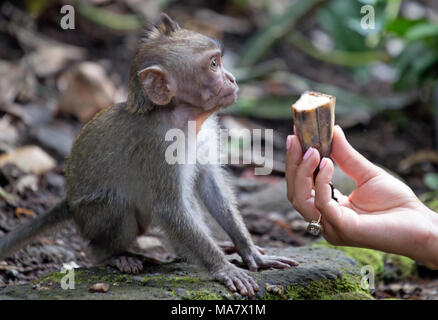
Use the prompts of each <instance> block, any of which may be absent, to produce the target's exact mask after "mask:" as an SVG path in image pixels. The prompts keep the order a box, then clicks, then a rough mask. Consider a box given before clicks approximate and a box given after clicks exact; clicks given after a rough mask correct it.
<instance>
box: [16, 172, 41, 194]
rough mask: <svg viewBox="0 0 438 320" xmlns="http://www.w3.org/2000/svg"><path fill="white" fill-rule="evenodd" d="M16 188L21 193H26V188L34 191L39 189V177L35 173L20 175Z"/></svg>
mask: <svg viewBox="0 0 438 320" xmlns="http://www.w3.org/2000/svg"><path fill="white" fill-rule="evenodd" d="M15 188H16V189H17V191H18V193H19V194H21V195H22V194H24V191H25V190H26V189H29V190H32V191H33V192H37V191H38V177H37V176H36V175H34V174H27V175H25V176H22V177H20V178H19V179H18V180H17V182H16V184H15Z"/></svg>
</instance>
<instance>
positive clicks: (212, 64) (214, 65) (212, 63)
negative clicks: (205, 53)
mask: <svg viewBox="0 0 438 320" xmlns="http://www.w3.org/2000/svg"><path fill="white" fill-rule="evenodd" d="M210 69H211V70H212V71H216V69H217V60H216V57H213V58H211V60H210Z"/></svg>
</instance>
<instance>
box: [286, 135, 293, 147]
mask: <svg viewBox="0 0 438 320" xmlns="http://www.w3.org/2000/svg"><path fill="white" fill-rule="evenodd" d="M291 143H292V136H287V139H286V149H287V150H289V148H290V144H291Z"/></svg>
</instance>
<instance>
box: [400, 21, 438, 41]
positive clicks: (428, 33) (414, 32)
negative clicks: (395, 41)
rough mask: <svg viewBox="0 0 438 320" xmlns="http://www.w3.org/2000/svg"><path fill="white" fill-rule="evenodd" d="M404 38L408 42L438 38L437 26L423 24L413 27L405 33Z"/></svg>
mask: <svg viewBox="0 0 438 320" xmlns="http://www.w3.org/2000/svg"><path fill="white" fill-rule="evenodd" d="M405 37H406V39H407V40H409V41H416V40H421V39H425V38H431V37H438V24H436V23H428V22H425V23H421V24H418V25H415V26H413V27H412V28H410V29H409V30H408V31H407V32H406V35H405Z"/></svg>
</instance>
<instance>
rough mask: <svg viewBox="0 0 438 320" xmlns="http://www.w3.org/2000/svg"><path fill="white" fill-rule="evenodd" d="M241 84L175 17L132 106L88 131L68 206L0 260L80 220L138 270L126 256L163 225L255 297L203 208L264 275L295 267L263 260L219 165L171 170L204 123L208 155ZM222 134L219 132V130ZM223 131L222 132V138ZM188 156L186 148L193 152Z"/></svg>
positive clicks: (132, 94) (99, 256) (108, 250)
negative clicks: (177, 145) (179, 135)
mask: <svg viewBox="0 0 438 320" xmlns="http://www.w3.org/2000/svg"><path fill="white" fill-rule="evenodd" d="M237 90H238V88H237V85H236V83H235V79H234V77H233V76H232V75H231V74H230V73H229V72H228V71H226V70H225V69H224V68H223V66H222V63H221V52H220V48H219V47H218V43H217V42H216V41H215V40H213V39H210V38H208V37H206V36H203V35H201V34H199V33H196V32H192V31H188V30H185V29H182V28H180V27H179V26H178V24H177V23H175V22H174V21H172V20H171V19H170V18H169V17H168V16H167V15H165V14H162V15H160V18H159V19H158V20H157V22H156V23H155V24H154V25H152V26H151V27H150V28H149V29H147V30H146V33H145V38H144V39H143V40H142V42H141V43H140V45H139V49H138V52H137V54H136V56H135V59H134V62H133V65H132V69H131V74H130V82H129V88H128V100H127V101H126V102H125V103H120V104H117V105H114V106H112V107H109V108H107V109H105V110H103V111H102V112H100V113H99V114H97V115H96V116H95V117H94V118H93V119H92V120H91V121H90V122H89V123H87V124H86V125H85V126H84V128H83V129H82V131H81V133H80V135H79V136H78V138H77V139H76V141H75V143H74V145H73V148H72V151H71V154H70V155H69V157H68V158H67V166H66V180H67V194H66V199H65V200H64V201H63V202H62V203H60V204H59V205H57V206H55V207H54V208H53V209H51V210H50V211H48V212H47V213H45V214H43V215H41V216H39V217H38V218H36V219H35V220H33V221H31V222H30V223H28V224H25V225H23V226H21V227H19V228H18V229H17V230H15V231H13V232H11V233H8V234H7V235H6V236H5V237H3V238H2V239H0V257H5V256H6V255H8V254H9V253H11V252H12V251H14V250H16V249H18V248H19V247H21V246H23V245H24V244H25V243H26V242H27V241H29V240H31V239H32V237H34V236H35V235H37V234H39V233H40V232H42V231H44V230H46V229H48V228H51V227H54V226H56V225H57V224H59V223H60V222H62V221H65V220H69V219H72V220H73V221H74V222H75V223H76V225H77V227H78V229H79V231H80V233H81V235H82V236H83V237H84V238H86V239H87V240H89V246H90V251H91V253H92V256H93V257H94V259H95V261H96V262H98V263H101V262H108V261H113V263H114V264H115V265H116V266H117V267H118V268H119V269H120V270H121V271H123V272H132V273H137V272H139V271H141V269H142V262H141V260H139V259H138V258H136V257H130V256H127V255H126V251H127V250H128V249H129V247H130V245H131V244H132V243H133V242H134V240H135V239H136V237H137V236H138V235H140V234H142V233H144V232H145V231H146V230H147V229H148V227H149V226H151V225H157V226H159V227H160V228H161V229H162V230H163V231H164V232H165V233H166V235H167V237H168V239H169V240H170V242H171V243H172V244H173V246H174V247H175V249H177V250H179V251H180V252H182V253H184V254H185V255H186V256H189V257H191V258H193V259H195V260H197V261H198V262H199V263H200V264H201V265H203V266H204V267H206V268H207V269H208V270H209V271H210V272H211V274H212V276H213V277H214V278H215V279H217V280H219V281H221V282H222V283H224V284H225V285H226V286H227V287H228V288H229V289H230V290H232V291H235V290H236V289H237V290H239V292H240V293H241V294H244V295H250V296H253V295H254V291H256V290H258V286H257V284H256V283H255V281H254V280H253V279H252V278H251V277H250V276H249V275H248V273H247V272H246V271H245V270H243V269H240V268H238V267H236V266H234V265H233V264H231V263H230V262H228V261H227V259H226V258H225V256H224V253H223V252H222V251H221V249H220V248H219V247H218V245H217V244H216V243H215V242H214V241H213V239H212V237H211V236H210V235H209V231H208V228H207V227H206V225H205V224H204V222H203V219H202V216H201V203H203V205H204V207H205V208H207V210H208V211H209V212H210V213H211V215H212V216H213V217H214V218H215V219H216V220H217V222H218V223H219V225H220V226H221V227H222V228H223V229H224V230H225V232H226V233H227V234H228V235H229V236H230V238H231V239H232V241H233V242H234V245H235V247H236V250H237V252H238V253H239V254H240V256H241V257H242V260H243V262H244V263H245V264H246V265H247V266H248V267H249V269H250V270H251V271H256V270H257V269H258V268H268V267H275V268H288V267H290V266H293V265H296V263H295V262H294V260H292V259H290V258H282V257H270V256H265V255H262V254H261V253H260V252H259V250H258V249H257V247H256V246H255V245H254V244H253V242H252V240H251V238H250V235H249V233H248V231H247V229H246V228H245V225H244V223H243V222H242V220H241V218H240V216H239V213H238V211H237V209H236V205H235V202H234V196H233V193H232V191H231V189H230V187H229V185H228V183H227V181H226V176H225V174H224V171H223V169H222V168H221V166H220V165H212V164H207V165H201V164H198V163H197V164H174V165H171V164H168V163H167V162H166V161H165V151H166V148H167V147H168V146H169V145H170V144H171V143H172V141H166V140H165V135H166V132H168V130H170V129H173V128H179V129H181V130H183V131H184V133H185V134H186V135H187V123H188V121H189V120H195V121H196V127H197V136H196V141H188V142H187V144H190V143H197V148H198V152H200V153H202V152H203V150H204V149H205V148H208V147H209V145H210V143H209V141H211V140H210V139H218V137H217V136H214V135H213V136H212V135H211V133H210V132H208V133H207V132H206V129H207V128H210V129H215V128H216V121H215V118H214V116H213V115H212V114H213V113H214V111H216V110H217V109H219V108H221V107H226V106H228V105H230V104H232V103H233V102H234V101H235V100H236V98H237ZM216 131H217V130H216ZM216 131H215V132H216ZM186 150H187V148H186Z"/></svg>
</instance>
